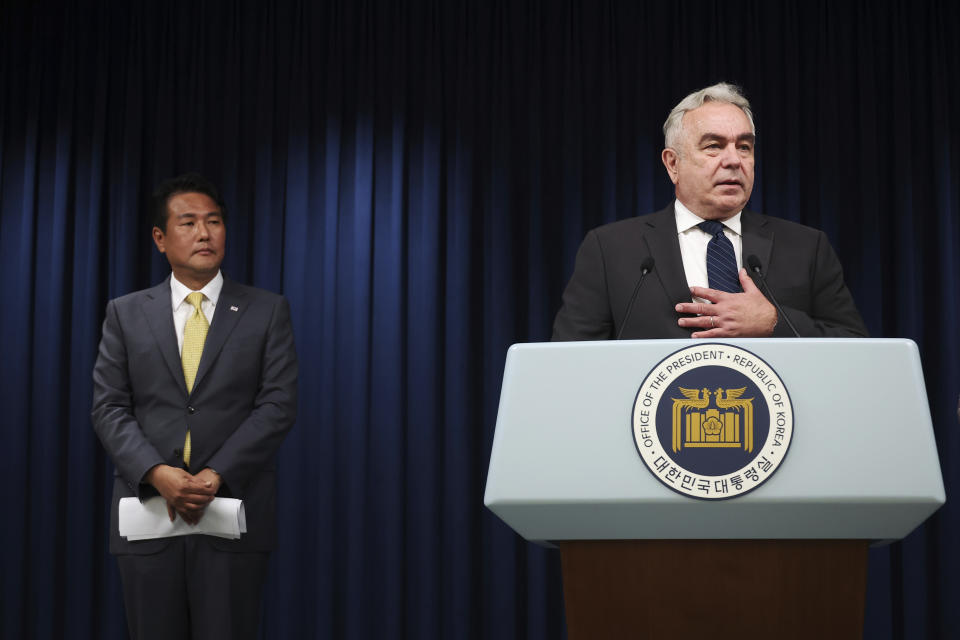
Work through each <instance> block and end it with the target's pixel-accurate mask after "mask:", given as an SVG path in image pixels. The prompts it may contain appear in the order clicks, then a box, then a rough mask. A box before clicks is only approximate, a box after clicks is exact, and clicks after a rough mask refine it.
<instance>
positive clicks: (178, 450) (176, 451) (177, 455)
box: [173, 449, 183, 458]
mask: <svg viewBox="0 0 960 640" xmlns="http://www.w3.org/2000/svg"><path fill="white" fill-rule="evenodd" d="M182 454H183V451H182V450H181V449H174V450H173V455H175V456H176V457H178V458H179V457H180V456H181V455H182Z"/></svg>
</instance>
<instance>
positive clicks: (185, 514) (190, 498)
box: [146, 464, 220, 525]
mask: <svg viewBox="0 0 960 640" xmlns="http://www.w3.org/2000/svg"><path fill="white" fill-rule="evenodd" d="M146 481H147V482H149V483H150V484H152V485H153V486H154V488H156V490H157V491H159V492H160V495H161V496H163V498H164V500H166V501H167V514H168V515H169V516H170V522H173V521H174V520H175V519H176V514H180V517H181V518H183V521H184V522H186V523H187V524H190V525H194V524H197V523H198V522H200V518H202V517H203V510H204V509H206V508H207V505H208V504H210V502H212V501H213V498H214V496H216V495H217V490H218V489H219V488H220V474H218V473H217V472H216V471H214V470H213V469H209V468H208V469H203V470H202V471H200V472H198V473H197V474H196V475H193V474H191V473H189V472H187V471H184V470H183V469H178V468H177V467H171V466H169V465H166V464H158V465H157V466H155V467H153V468H152V469H150V471H148V472H147V476H146Z"/></svg>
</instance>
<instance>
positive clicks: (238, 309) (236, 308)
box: [230, 306, 240, 311]
mask: <svg viewBox="0 0 960 640" xmlns="http://www.w3.org/2000/svg"><path fill="white" fill-rule="evenodd" d="M230 311H240V307H234V306H231V307H230Z"/></svg>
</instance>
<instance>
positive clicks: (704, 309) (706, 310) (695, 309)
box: [674, 302, 717, 316]
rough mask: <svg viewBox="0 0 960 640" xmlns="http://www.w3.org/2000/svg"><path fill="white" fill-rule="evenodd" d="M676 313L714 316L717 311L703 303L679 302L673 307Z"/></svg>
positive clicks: (712, 306)
mask: <svg viewBox="0 0 960 640" xmlns="http://www.w3.org/2000/svg"><path fill="white" fill-rule="evenodd" d="M674 310H675V311H677V312H678V313H690V314H693V315H697V316H709V315H716V313H717V310H716V308H715V307H714V305H712V304H705V303H703V302H681V303H679V304H677V306H675V307H674Z"/></svg>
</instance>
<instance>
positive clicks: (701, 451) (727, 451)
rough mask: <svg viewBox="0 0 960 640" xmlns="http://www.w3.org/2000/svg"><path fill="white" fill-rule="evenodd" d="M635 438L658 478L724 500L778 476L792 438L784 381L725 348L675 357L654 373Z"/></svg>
mask: <svg viewBox="0 0 960 640" xmlns="http://www.w3.org/2000/svg"><path fill="white" fill-rule="evenodd" d="M632 428H633V438H634V441H635V442H636V445H637V451H638V452H639V453H640V458H641V459H642V460H643V462H644V463H645V464H646V465H647V468H648V469H649V470H650V473H652V474H653V475H654V476H656V478H657V480H659V481H660V482H662V483H663V484H665V485H666V486H668V487H669V488H671V489H673V490H674V491H677V492H678V493H682V494H684V495H688V496H691V497H694V498H702V499H706V500H723V499H727V498H735V497H737V496H741V495H743V494H745V493H747V492H748V491H752V490H753V489H756V488H757V487H759V486H760V485H761V484H763V483H764V482H766V481H767V480H768V479H769V478H770V476H772V475H773V474H774V472H775V471H776V470H777V468H778V467H779V466H780V464H781V463H782V462H783V459H784V457H785V456H786V455H787V449H789V447H790V440H791V438H792V437H793V405H792V404H791V402H790V395H789V394H788V393H787V387H786V385H784V383H783V380H781V379H780V376H778V375H777V372H776V371H774V370H773V367H771V366H770V365H769V364H768V363H766V362H764V360H763V359H761V358H760V357H759V356H757V355H756V354H754V353H751V352H750V351H747V350H746V349H743V348H740V347H737V346H734V345H730V344H721V343H705V344H696V345H694V346H690V347H686V348H684V349H681V350H679V351H676V352H674V353H672V354H670V355H669V356H667V357H666V358H664V359H663V360H661V361H660V362H659V363H657V365H656V366H655V367H654V368H653V369H652V370H651V371H650V373H649V374H648V375H647V377H646V378H645V379H644V381H643V384H641V385H640V389H639V390H638V391H637V397H636V400H635V401H634V405H633V425H632Z"/></svg>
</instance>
